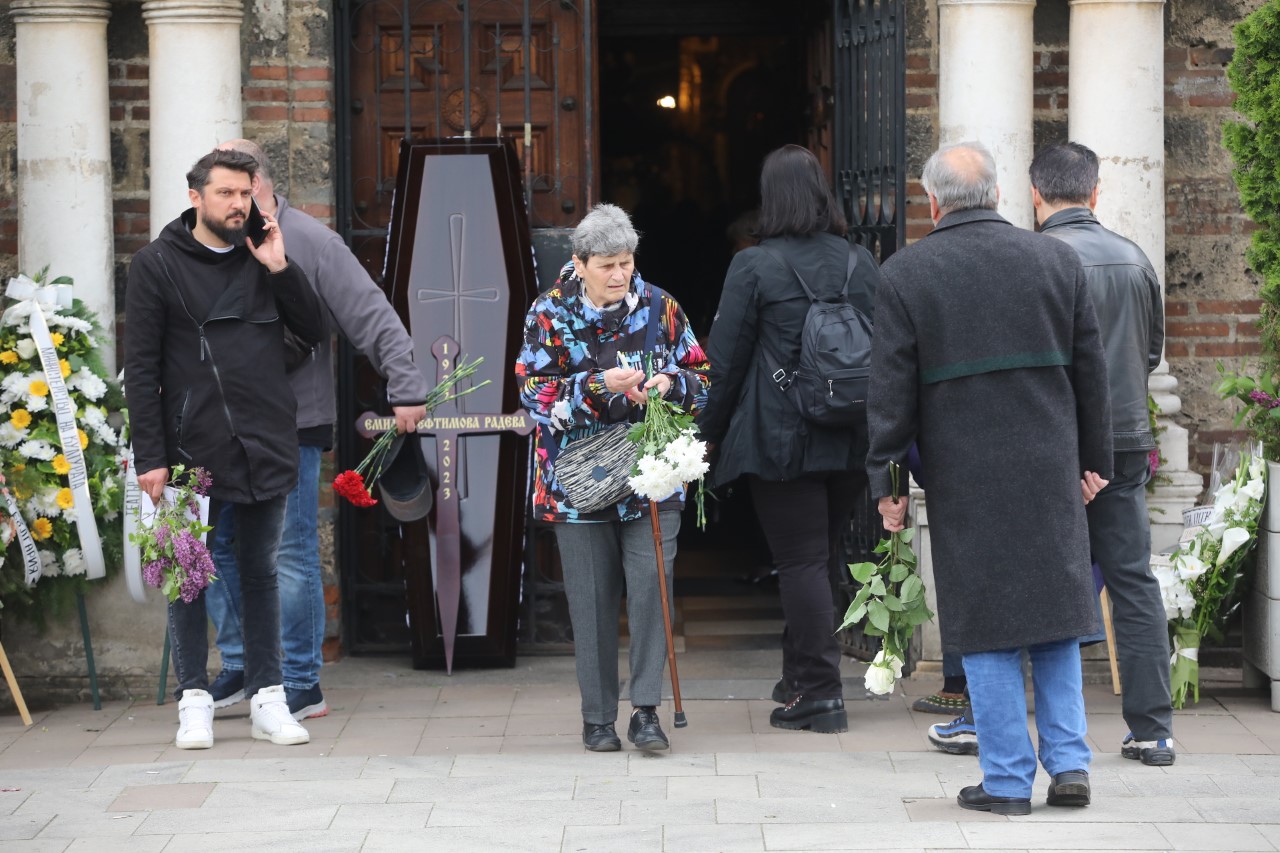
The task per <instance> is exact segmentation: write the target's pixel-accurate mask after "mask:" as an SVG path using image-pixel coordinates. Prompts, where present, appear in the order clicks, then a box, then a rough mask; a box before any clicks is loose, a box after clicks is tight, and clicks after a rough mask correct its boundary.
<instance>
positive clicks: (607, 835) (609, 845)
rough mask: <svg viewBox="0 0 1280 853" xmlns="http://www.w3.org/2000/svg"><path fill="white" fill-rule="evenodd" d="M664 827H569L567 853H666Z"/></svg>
mask: <svg viewBox="0 0 1280 853" xmlns="http://www.w3.org/2000/svg"><path fill="white" fill-rule="evenodd" d="M662 830H663V828H662V827H661V826H566V827H565V828H564V841H563V844H562V846H561V848H560V849H561V850H563V851H564V853H579V852H580V851H581V853H662Z"/></svg>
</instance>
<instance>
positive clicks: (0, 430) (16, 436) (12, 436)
mask: <svg viewBox="0 0 1280 853" xmlns="http://www.w3.org/2000/svg"><path fill="white" fill-rule="evenodd" d="M28 432H29V430H25V429H18V428H17V427H16V426H14V425H13V422H12V421H5V422H4V423H2V424H0V447H14V446H15V445H17V444H18V442H20V441H22V440H23V439H24V438H26V437H27V433H28Z"/></svg>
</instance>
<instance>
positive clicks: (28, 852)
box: [0, 836, 72, 853]
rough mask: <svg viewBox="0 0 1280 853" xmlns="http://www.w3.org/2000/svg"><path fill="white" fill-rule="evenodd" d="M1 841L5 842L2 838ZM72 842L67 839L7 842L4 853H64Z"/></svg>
mask: <svg viewBox="0 0 1280 853" xmlns="http://www.w3.org/2000/svg"><path fill="white" fill-rule="evenodd" d="M0 840H4V837H3V836H0ZM71 844H72V842H71V841H70V840H69V839H66V838H36V839H34V840H29V841H25V840H24V841H5V843H4V853H63V851H65V850H67V849H68V848H69V847H70V846H71Z"/></svg>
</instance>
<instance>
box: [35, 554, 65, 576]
mask: <svg viewBox="0 0 1280 853" xmlns="http://www.w3.org/2000/svg"><path fill="white" fill-rule="evenodd" d="M60 574H62V567H61V566H60V565H58V558H57V556H55V555H54V553H53V552H52V551H43V550H42V551H41V552H40V576H41V577H45V578H56V577H57V576H58V575H60Z"/></svg>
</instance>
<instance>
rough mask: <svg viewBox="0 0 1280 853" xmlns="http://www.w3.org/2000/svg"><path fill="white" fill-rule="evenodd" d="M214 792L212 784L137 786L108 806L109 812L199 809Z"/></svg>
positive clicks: (130, 788)
mask: <svg viewBox="0 0 1280 853" xmlns="http://www.w3.org/2000/svg"><path fill="white" fill-rule="evenodd" d="M212 792H213V783H212V782H189V783H186V784H175V785H137V786H133V787H129V788H125V789H124V790H122V791H121V792H120V795H119V796H118V797H116V798H115V800H114V801H112V803H111V805H109V806H107V811H112V812H130V811H156V810H157V809H198V808H200V807H201V806H203V805H204V803H205V800H207V799H208V798H209V794H211V793H212Z"/></svg>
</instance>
